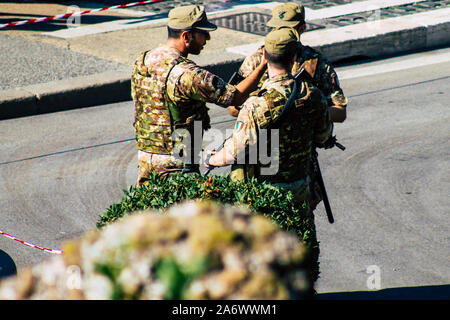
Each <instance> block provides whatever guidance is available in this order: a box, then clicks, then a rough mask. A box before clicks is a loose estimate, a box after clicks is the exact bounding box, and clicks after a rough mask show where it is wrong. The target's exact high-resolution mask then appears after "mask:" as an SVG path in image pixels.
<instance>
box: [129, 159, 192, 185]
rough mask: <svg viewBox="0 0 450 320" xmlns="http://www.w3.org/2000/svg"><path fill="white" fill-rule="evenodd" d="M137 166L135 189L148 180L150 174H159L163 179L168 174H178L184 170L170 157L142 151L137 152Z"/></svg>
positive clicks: (180, 162) (178, 161)
mask: <svg viewBox="0 0 450 320" xmlns="http://www.w3.org/2000/svg"><path fill="white" fill-rule="evenodd" d="M138 164H139V172H138V179H137V182H136V186H137V187H139V186H140V185H143V184H145V183H146V182H147V181H148V180H149V175H150V172H153V173H159V174H161V175H162V177H163V178H164V177H166V176H167V175H169V174H170V173H179V172H183V170H184V164H183V162H182V161H181V160H179V159H176V158H175V157H173V156H171V155H167V154H156V153H150V152H145V151H142V150H138Z"/></svg>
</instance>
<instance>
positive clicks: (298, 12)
mask: <svg viewBox="0 0 450 320" xmlns="http://www.w3.org/2000/svg"><path fill="white" fill-rule="evenodd" d="M304 22H305V7H303V6H302V5H301V4H298V3H294V2H288V3H284V4H281V5H279V6H276V7H275V8H273V10H272V18H271V19H270V20H269V21H267V23H266V25H267V26H268V27H274V28H276V27H295V26H297V25H298V24H299V23H302V24H303V23H304Z"/></svg>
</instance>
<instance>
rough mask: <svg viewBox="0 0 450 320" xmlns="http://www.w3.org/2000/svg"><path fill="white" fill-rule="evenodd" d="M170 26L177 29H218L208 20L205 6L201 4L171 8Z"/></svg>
mask: <svg viewBox="0 0 450 320" xmlns="http://www.w3.org/2000/svg"><path fill="white" fill-rule="evenodd" d="M168 26H169V27H170V28H172V29H176V30H186V29H199V30H204V31H214V30H216V29H217V26H216V25H215V24H213V23H211V22H209V21H208V18H207V17H206V12H205V8H204V7H203V6H199V5H190V6H182V7H177V8H174V9H172V10H170V12H169V23H168Z"/></svg>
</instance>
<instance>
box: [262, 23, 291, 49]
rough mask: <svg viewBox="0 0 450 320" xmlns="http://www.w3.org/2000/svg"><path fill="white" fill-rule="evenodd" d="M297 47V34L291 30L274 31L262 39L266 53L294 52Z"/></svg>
mask: <svg viewBox="0 0 450 320" xmlns="http://www.w3.org/2000/svg"><path fill="white" fill-rule="evenodd" d="M297 47H298V39H297V34H296V33H295V32H294V30H293V29H292V28H280V29H274V30H272V31H270V32H269V33H268V34H267V35H266V37H265V39H264V48H265V50H266V51H267V52H268V53H274V54H284V53H288V52H294V51H295V50H296V48H297Z"/></svg>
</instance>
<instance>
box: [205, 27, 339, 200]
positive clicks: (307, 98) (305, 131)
mask: <svg viewBox="0 0 450 320" xmlns="http://www.w3.org/2000/svg"><path fill="white" fill-rule="evenodd" d="M296 48H297V38H296V35H295V32H294V30H292V29H290V28H283V29H277V30H273V31H271V32H270V33H269V34H268V35H267V36H266V38H265V50H264V55H265V56H266V57H267V61H268V75H269V79H268V80H266V81H265V82H264V84H263V86H262V87H261V89H260V90H259V91H256V92H255V93H252V95H251V96H250V97H249V98H248V100H247V101H246V102H245V103H244V104H243V106H242V109H241V111H240V112H239V115H238V118H237V121H236V125H235V128H234V131H233V135H232V137H231V138H230V139H228V140H226V142H225V143H224V146H223V148H222V149H221V150H220V151H218V152H209V154H211V157H210V158H209V159H208V158H207V160H206V161H205V166H206V167H207V168H213V167H219V166H225V165H228V164H233V163H236V162H237V160H238V159H239V158H240V156H241V155H242V153H248V150H249V148H250V147H252V146H255V145H258V146H261V143H267V144H268V145H269V146H270V145H271V142H270V141H262V139H261V133H262V131H263V130H264V129H272V128H274V127H273V125H274V123H275V121H276V119H278V118H279V117H280V115H281V114H282V112H283V110H284V106H285V104H286V102H287V101H288V99H289V97H290V96H291V93H292V89H293V83H294V79H293V76H292V74H291V73H290V70H291V68H292V64H293V63H294V61H295V57H296ZM297 81H299V86H298V88H299V89H298V90H297V91H296V92H294V93H292V94H294V95H295V96H294V99H295V100H294V107H293V108H291V109H289V113H288V116H287V117H284V118H283V120H282V121H281V124H277V126H276V128H277V129H278V130H279V131H278V133H279V150H278V154H277V159H276V160H277V161H278V171H277V172H275V173H274V174H272V175H263V174H262V172H263V170H262V169H263V164H262V163H260V158H259V157H258V161H259V162H258V163H257V165H255V166H254V167H253V168H254V170H253V172H252V173H250V172H249V171H247V173H245V174H247V176H250V175H253V176H254V177H256V178H257V179H258V180H259V181H266V182H269V183H270V184H272V185H276V186H282V187H286V188H288V189H290V190H292V192H293V193H294V195H295V197H296V199H297V200H299V201H306V202H307V203H308V205H309V201H310V174H311V172H310V170H311V159H312V151H313V144H316V145H323V144H324V143H325V142H326V141H327V140H328V139H329V138H330V137H331V135H332V131H333V124H332V122H331V119H330V114H329V109H328V105H327V101H326V98H325V96H324V95H323V94H322V92H321V91H320V90H319V89H317V87H315V86H314V85H313V84H311V83H308V82H307V81H305V80H303V79H302V78H300V79H299V80H297ZM267 136H271V133H270V132H269V133H268V134H267ZM274 151H275V150H272V152H271V153H272V154H274V153H275V152H274ZM244 167H246V168H248V167H249V165H247V164H245V165H244ZM237 172H239V171H234V173H235V174H234V175H232V178H233V179H242V178H244V176H243V175H241V176H237V175H236V173H237ZM241 173H242V174H244V173H243V171H241Z"/></svg>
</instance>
